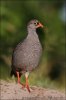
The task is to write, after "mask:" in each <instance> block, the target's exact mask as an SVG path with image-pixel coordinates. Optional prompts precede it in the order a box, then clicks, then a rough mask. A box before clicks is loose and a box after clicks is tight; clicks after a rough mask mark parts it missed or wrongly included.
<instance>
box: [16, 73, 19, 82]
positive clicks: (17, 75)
mask: <svg viewBox="0 0 66 100" xmlns="http://www.w3.org/2000/svg"><path fill="white" fill-rule="evenodd" d="M16 74H17V79H18V83H20V77H19V72H16Z"/></svg>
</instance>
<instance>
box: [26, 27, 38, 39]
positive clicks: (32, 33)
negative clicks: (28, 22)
mask: <svg viewBox="0 0 66 100" xmlns="http://www.w3.org/2000/svg"><path fill="white" fill-rule="evenodd" d="M27 30H28V37H31V38H36V39H39V38H38V35H37V33H36V29H32V28H28V29H27Z"/></svg>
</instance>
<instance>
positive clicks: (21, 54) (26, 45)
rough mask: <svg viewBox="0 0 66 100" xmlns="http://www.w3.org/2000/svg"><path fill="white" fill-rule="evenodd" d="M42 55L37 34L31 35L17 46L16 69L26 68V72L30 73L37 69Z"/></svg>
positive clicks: (14, 57)
mask: <svg viewBox="0 0 66 100" xmlns="http://www.w3.org/2000/svg"><path fill="white" fill-rule="evenodd" d="M41 53H42V47H41V44H40V41H39V39H38V36H37V34H36V33H35V34H33V36H32V35H31V34H29V35H28V36H27V38H26V39H25V40H24V41H23V42H22V43H19V44H18V45H17V47H16V49H15V51H14V55H13V65H14V66H16V68H23V67H26V70H27V71H30V70H31V69H34V68H35V67H37V65H38V63H39V60H40V56H41Z"/></svg>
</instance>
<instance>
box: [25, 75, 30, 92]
mask: <svg viewBox="0 0 66 100" xmlns="http://www.w3.org/2000/svg"><path fill="white" fill-rule="evenodd" d="M25 78H26V84H25V87H26V88H27V90H28V91H29V92H30V88H29V84H28V77H25Z"/></svg>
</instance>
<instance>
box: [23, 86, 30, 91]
mask: <svg viewBox="0 0 66 100" xmlns="http://www.w3.org/2000/svg"><path fill="white" fill-rule="evenodd" d="M24 88H27V90H28V92H30V87H29V85H28V84H22V89H24Z"/></svg>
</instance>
